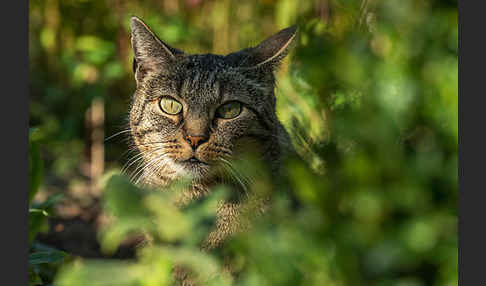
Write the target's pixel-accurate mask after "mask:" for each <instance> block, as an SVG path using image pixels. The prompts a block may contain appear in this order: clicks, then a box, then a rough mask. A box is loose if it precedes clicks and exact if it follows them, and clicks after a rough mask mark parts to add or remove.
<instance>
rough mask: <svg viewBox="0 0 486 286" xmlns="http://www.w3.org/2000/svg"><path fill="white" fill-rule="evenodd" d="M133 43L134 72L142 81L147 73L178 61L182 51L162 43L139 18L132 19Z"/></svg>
mask: <svg viewBox="0 0 486 286" xmlns="http://www.w3.org/2000/svg"><path fill="white" fill-rule="evenodd" d="M130 30H131V41H132V48H133V55H134V58H133V72H134V73H135V78H136V79H137V81H138V80H140V79H142V78H143V77H144V76H145V75H146V74H147V72H150V71H152V70H154V69H161V68H164V66H167V65H169V64H171V63H172V62H173V61H174V60H176V56H177V55H180V54H183V52H182V51H180V50H177V49H175V48H172V47H170V46H169V45H167V44H166V43H164V42H162V41H161V40H160V39H159V38H158V37H157V36H156V35H155V34H154V32H152V30H150V28H149V27H148V26H147V25H146V24H145V23H144V22H143V21H142V20H140V19H139V18H137V17H135V16H133V17H132V18H131V19H130Z"/></svg>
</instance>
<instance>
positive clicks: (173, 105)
mask: <svg viewBox="0 0 486 286" xmlns="http://www.w3.org/2000/svg"><path fill="white" fill-rule="evenodd" d="M159 106H160V109H162V111H163V112H165V113H167V114H170V115H176V114H179V113H180V112H181V110H182V104H180V103H179V102H178V101H177V100H175V99H172V98H170V97H162V98H161V99H160V101H159Z"/></svg>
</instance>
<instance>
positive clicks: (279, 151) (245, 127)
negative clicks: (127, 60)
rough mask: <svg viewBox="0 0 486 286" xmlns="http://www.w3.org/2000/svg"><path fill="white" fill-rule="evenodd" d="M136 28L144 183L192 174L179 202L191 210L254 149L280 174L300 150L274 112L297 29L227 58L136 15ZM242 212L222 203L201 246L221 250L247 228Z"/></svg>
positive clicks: (134, 117)
mask: <svg viewBox="0 0 486 286" xmlns="http://www.w3.org/2000/svg"><path fill="white" fill-rule="evenodd" d="M130 29H131V44H132V48H133V53H134V60H133V72H134V75H135V80H136V91H135V93H134V94H133V96H132V102H131V108H130V111H129V125H130V130H131V139H132V141H133V144H134V145H135V146H136V148H137V149H138V151H139V152H140V155H141V158H143V159H142V160H143V164H144V167H143V172H141V175H140V177H139V179H138V180H137V181H138V182H139V183H141V184H144V185H147V186H150V187H164V186H167V185H168V184H170V183H171V182H173V181H174V180H177V179H178V178H181V177H184V176H191V177H192V178H193V180H192V185H191V187H190V188H189V189H188V190H187V191H185V192H183V194H182V195H181V200H180V202H179V203H180V204H181V205H185V204H188V203H190V202H192V201H194V200H197V199H199V198H202V197H204V196H205V195H207V194H208V193H209V191H210V187H211V186H212V185H214V184H215V183H216V182H218V176H217V172H215V170H216V169H218V166H220V165H221V164H223V165H224V164H231V162H232V161H233V160H234V159H235V158H236V157H238V156H239V154H241V153H242V152H243V151H242V150H245V148H248V146H253V148H256V150H257V151H258V153H259V154H260V156H261V157H262V158H263V161H264V162H265V163H266V164H267V165H268V166H267V167H268V169H269V170H270V172H271V174H272V175H274V176H277V175H278V173H279V170H280V165H281V164H282V160H283V158H284V156H286V154H289V153H292V152H293V147H292V143H291V140H290V136H289V134H288V133H287V131H286V130H285V128H284V127H283V125H282V123H281V122H280V121H279V120H278V118H277V116H276V113H275V105H276V97H275V94H274V89H275V76H274V72H275V70H276V69H277V68H278V66H279V64H280V63H281V61H282V59H283V58H284V57H285V56H286V55H287V54H288V52H289V50H290V49H291V47H292V46H293V43H294V42H295V38H296V35H297V27H296V26H292V27H289V28H286V29H283V30H281V31H280V32H278V33H276V34H274V35H273V36H271V37H269V38H267V39H266V40H264V41H263V42H261V43H260V44H259V45H257V46H255V47H251V48H245V49H243V50H241V51H238V52H234V53H230V54H228V55H225V56H223V55H215V54H186V53H185V52H183V51H181V50H179V49H176V48H173V47H171V46H169V45H168V44H166V43H164V42H163V41H162V40H160V39H159V38H158V37H157V36H156V35H155V34H154V32H152V31H151V30H150V28H149V27H148V26H147V25H146V24H145V23H144V22H143V21H142V20H141V19H139V18H137V17H132V18H131V19H130ZM215 174H216V175H215ZM262 207H263V205H262ZM241 210H242V202H241V201H231V202H224V203H222V204H221V205H220V206H219V209H218V211H217V219H216V220H217V221H216V228H215V230H214V231H213V232H211V233H210V234H209V236H208V238H207V239H206V241H205V242H204V243H203V244H202V248H203V249H205V250H210V249H214V248H215V247H218V246H219V245H220V244H221V243H222V242H224V240H225V239H226V238H227V237H228V236H229V235H231V234H233V233H235V232H236V231H238V230H241V229H244V228H245V227H244V226H243V225H242V223H241V222H240V221H239V220H238V216H239V213H240V212H241Z"/></svg>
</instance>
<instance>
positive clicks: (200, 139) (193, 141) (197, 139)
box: [186, 135, 208, 150]
mask: <svg viewBox="0 0 486 286" xmlns="http://www.w3.org/2000/svg"><path fill="white" fill-rule="evenodd" d="M207 140H208V137H206V136H191V135H187V136H186V141H187V142H188V143H189V145H191V147H192V149H193V150H196V148H197V146H199V145H201V144H202V143H204V142H206V141H207Z"/></svg>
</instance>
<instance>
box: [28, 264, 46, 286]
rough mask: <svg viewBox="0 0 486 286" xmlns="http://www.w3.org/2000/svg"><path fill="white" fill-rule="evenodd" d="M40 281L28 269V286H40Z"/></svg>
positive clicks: (36, 275) (32, 271) (34, 273)
mask: <svg viewBox="0 0 486 286" xmlns="http://www.w3.org/2000/svg"><path fill="white" fill-rule="evenodd" d="M42 284H43V283H42V279H41V278H40V276H39V274H37V273H36V272H35V271H34V270H33V269H32V268H31V267H29V286H34V285H42Z"/></svg>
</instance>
